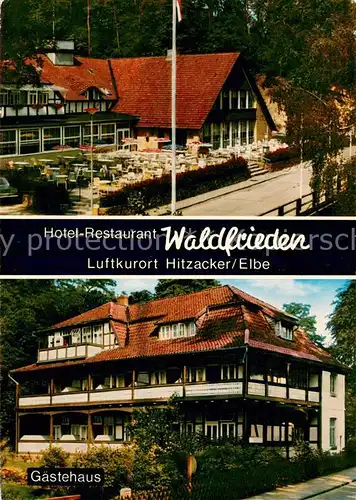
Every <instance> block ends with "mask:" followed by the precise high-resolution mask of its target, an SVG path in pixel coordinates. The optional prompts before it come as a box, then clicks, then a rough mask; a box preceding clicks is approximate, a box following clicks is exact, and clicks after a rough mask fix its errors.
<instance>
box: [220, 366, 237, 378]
mask: <svg viewBox="0 0 356 500" xmlns="http://www.w3.org/2000/svg"><path fill="white" fill-rule="evenodd" d="M234 379H236V365H223V366H222V367H221V380H234Z"/></svg>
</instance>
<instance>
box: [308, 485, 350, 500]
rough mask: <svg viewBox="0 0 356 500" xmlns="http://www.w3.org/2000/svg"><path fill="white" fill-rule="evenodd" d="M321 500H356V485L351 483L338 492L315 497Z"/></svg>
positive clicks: (334, 491)
mask: <svg viewBox="0 0 356 500" xmlns="http://www.w3.org/2000/svg"><path fill="white" fill-rule="evenodd" d="M314 498H315V499H319V500H355V499H356V483H351V484H348V485H346V486H343V487H342V488H338V489H337V490H332V491H329V493H322V494H321V495H317V496H316V497H314Z"/></svg>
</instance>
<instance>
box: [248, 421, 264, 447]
mask: <svg viewBox="0 0 356 500" xmlns="http://www.w3.org/2000/svg"><path fill="white" fill-rule="evenodd" d="M250 442H251V443H263V425H262V424H251V426H250Z"/></svg>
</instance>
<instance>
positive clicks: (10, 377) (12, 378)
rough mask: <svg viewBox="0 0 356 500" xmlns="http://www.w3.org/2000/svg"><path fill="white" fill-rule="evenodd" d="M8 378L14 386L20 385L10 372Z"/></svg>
mask: <svg viewBox="0 0 356 500" xmlns="http://www.w3.org/2000/svg"><path fill="white" fill-rule="evenodd" d="M7 376H8V377H9V379H10V380H12V381H13V382H14V384H16V386H17V387H18V386H19V385H20V384H19V382H17V380H15V379H14V377H12V376H11V375H10V372H9V373H8V374H7Z"/></svg>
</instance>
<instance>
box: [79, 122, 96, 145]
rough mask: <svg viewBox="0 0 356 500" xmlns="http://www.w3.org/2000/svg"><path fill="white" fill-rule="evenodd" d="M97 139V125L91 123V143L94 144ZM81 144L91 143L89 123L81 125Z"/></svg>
mask: <svg viewBox="0 0 356 500" xmlns="http://www.w3.org/2000/svg"><path fill="white" fill-rule="evenodd" d="M98 139H99V125H95V124H94V125H93V143H94V144H96V143H97V142H98ZM83 144H88V145H90V144H91V125H84V127H83Z"/></svg>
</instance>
